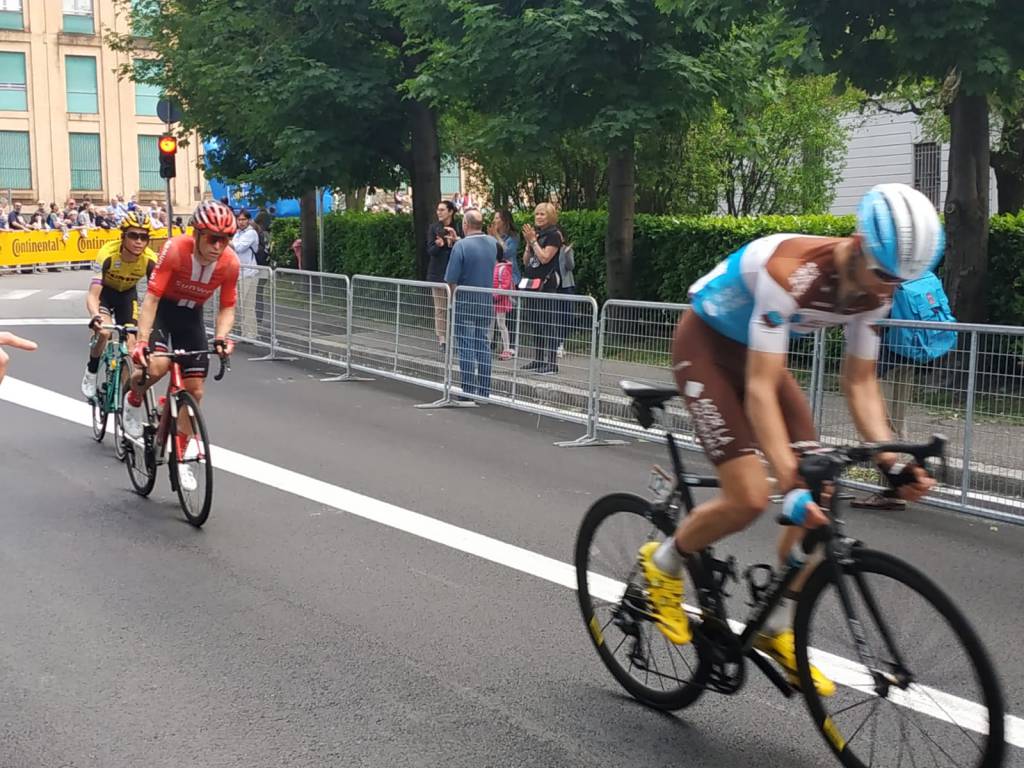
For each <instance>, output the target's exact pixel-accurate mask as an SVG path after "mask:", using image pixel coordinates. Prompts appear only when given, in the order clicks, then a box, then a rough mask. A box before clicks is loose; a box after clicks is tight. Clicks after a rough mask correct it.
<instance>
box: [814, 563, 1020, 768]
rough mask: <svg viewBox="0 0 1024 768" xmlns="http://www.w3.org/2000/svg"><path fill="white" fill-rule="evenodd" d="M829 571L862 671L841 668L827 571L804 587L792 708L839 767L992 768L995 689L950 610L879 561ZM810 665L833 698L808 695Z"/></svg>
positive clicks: (907, 573)
mask: <svg viewBox="0 0 1024 768" xmlns="http://www.w3.org/2000/svg"><path fill="white" fill-rule="evenodd" d="M841 568H842V574H843V575H842V579H843V583H844V585H845V586H846V588H847V589H846V591H847V593H848V595H849V599H850V605H851V607H852V608H853V611H854V613H855V615H856V617H857V619H858V621H859V623H860V626H861V628H862V631H863V633H864V635H865V639H866V640H867V644H868V647H869V648H870V650H871V653H872V654H873V656H874V659H873V660H872V661H871V663H870V664H869V665H867V666H865V665H864V664H862V663H861V662H859V661H851V659H854V660H856V659H858V658H859V656H858V654H857V650H856V645H855V643H854V639H853V635H852V630H851V628H850V624H849V623H848V621H847V611H846V608H844V606H843V604H842V601H841V599H840V594H839V590H838V587H837V585H836V576H835V568H834V567H833V566H832V565H830V564H829V563H823V564H822V565H821V566H820V567H819V568H818V569H817V570H816V571H815V572H814V574H813V575H812V576H811V578H810V579H809V580H808V583H807V585H806V586H805V587H804V590H803V595H802V597H801V599H800V602H799V604H798V606H797V612H796V617H795V622H794V631H795V634H796V658H797V666H798V668H799V672H800V685H801V688H802V690H803V691H804V698H805V699H806V700H807V706H808V708H809V709H810V712H811V717H812V718H813V719H814V723H815V725H816V726H817V727H818V729H819V730H820V731H821V733H822V735H823V736H824V738H825V741H826V742H827V743H828V745H829V747H831V749H832V751H833V752H834V753H835V754H836V755H837V756H838V757H839V760H840V762H841V763H842V764H843V765H845V766H847V767H848V768H865V767H866V766H901V765H908V766H914V765H920V766H924V765H927V766H934V767H935V768H946V767H947V766H948V767H949V768H971V767H972V766H973V767H974V768H996V767H997V766H1000V765H1002V761H1003V754H1004V750H1005V744H1004V733H1003V731H1004V719H1003V718H1004V709H1003V697H1002V693H1001V690H1000V687H999V682H998V680H997V678H996V674H995V670H994V669H993V667H992V663H991V661H990V660H989V657H988V654H987V653H986V652H985V649H984V647H983V646H982V644H981V641H980V640H979V639H978V636H977V635H976V634H975V632H974V630H973V628H972V627H971V625H970V624H969V623H968V621H967V619H966V618H964V616H963V614H962V613H960V611H959V609H958V608H957V607H956V606H955V605H954V604H953V602H952V601H951V600H950V599H949V598H948V597H947V596H946V595H945V593H943V592H942V590H941V589H939V587H938V586H936V585H935V583H934V582H932V581H931V580H930V579H928V578H927V577H926V576H925V575H924V574H922V573H921V572H920V571H918V570H916V569H915V568H913V567H912V566H910V565H908V564H907V563H905V562H903V561H902V560H899V559H898V558H895V557H892V556H890V555H886V554H884V553H882V552H876V551H872V550H867V549H855V550H854V551H853V553H852V555H851V558H850V562H848V563H846V564H843V565H842V566H841ZM811 662H813V663H814V664H815V665H816V666H817V667H818V668H819V669H820V670H821V671H822V672H823V673H825V674H826V676H829V677H831V678H832V679H833V680H834V681H835V682H836V683H837V690H836V693H835V695H834V696H830V697H827V698H826V697H822V696H820V695H819V694H818V693H817V692H816V691H815V688H814V685H813V683H812V682H811V672H810V666H809V665H810V663H811ZM869 667H870V669H869Z"/></svg>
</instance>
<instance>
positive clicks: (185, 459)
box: [170, 392, 213, 528]
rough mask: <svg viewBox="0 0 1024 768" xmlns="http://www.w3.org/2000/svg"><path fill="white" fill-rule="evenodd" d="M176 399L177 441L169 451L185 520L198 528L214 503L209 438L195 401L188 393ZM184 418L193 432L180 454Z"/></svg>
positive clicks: (179, 395) (181, 394) (178, 395)
mask: <svg viewBox="0 0 1024 768" xmlns="http://www.w3.org/2000/svg"><path fill="white" fill-rule="evenodd" d="M175 397H176V398H177V400H178V423H177V424H175V440H174V443H172V445H171V451H170V456H171V475H172V477H173V479H174V487H175V490H177V492H178V501H179V502H180V503H181V510H182V511H183V512H184V513H185V519H186V520H188V521H189V523H191V524H192V525H194V526H195V527H196V528H199V527H200V526H202V525H203V523H205V522H206V519H207V518H208V517H209V516H210V506H211V504H212V502H213V465H212V464H210V438H209V436H208V435H207V433H206V422H204V421H203V414H202V413H200V411H199V404H198V403H197V402H196V400H195V398H194V397H192V395H191V394H190V393H188V392H179V393H178V394H177V395H175ZM182 419H187V420H188V423H189V425H190V430H189V432H190V433H191V438H190V440H189V445H188V447H187V448H186V450H185V451H184V453H180V452H179V449H178V445H177V432H178V429H179V428H180V427H179V425H180V423H181V420H182ZM179 453H180V455H179Z"/></svg>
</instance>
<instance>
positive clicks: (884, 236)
mask: <svg viewBox="0 0 1024 768" xmlns="http://www.w3.org/2000/svg"><path fill="white" fill-rule="evenodd" d="M857 231H858V233H860V235H861V236H862V237H863V238H864V252H865V254H867V256H868V258H869V260H872V261H874V264H872V266H874V267H877V268H878V269H880V270H881V271H882V272H885V273H886V274H887V275H890V276H892V277H897V278H899V279H900V280H914V279H916V278H918V277H921V275H923V274H924V273H925V272H927V271H929V270H930V269H932V268H934V267H935V265H936V264H938V263H939V260H940V259H941V258H942V252H943V250H944V249H945V247H946V236H945V233H944V232H943V230H942V223H941V222H940V221H939V215H938V214H937V213H936V212H935V206H934V205H932V202H931V200H929V199H928V198H927V197H925V196H924V195H923V194H921V193H920V192H918V191H917V190H916V189H914V188H912V187H908V186H907V185H906V184H879V185H877V186H875V187H872V188H871V189H870V190H869V191H868V193H867V194H866V195H864V198H863V199H862V200H861V201H860V205H859V206H858V207H857Z"/></svg>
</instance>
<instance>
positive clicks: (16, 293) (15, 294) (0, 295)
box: [0, 288, 39, 301]
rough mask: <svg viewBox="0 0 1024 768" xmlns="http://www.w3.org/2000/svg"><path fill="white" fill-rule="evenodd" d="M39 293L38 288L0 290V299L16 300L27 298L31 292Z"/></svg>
mask: <svg viewBox="0 0 1024 768" xmlns="http://www.w3.org/2000/svg"><path fill="white" fill-rule="evenodd" d="M36 293H39V289H38V288H37V289H21V290H13V291H0V301H18V300H19V299H27V298H28V297H29V296H32V295H33V294H36Z"/></svg>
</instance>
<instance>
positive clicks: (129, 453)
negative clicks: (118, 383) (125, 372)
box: [119, 387, 156, 496]
mask: <svg viewBox="0 0 1024 768" xmlns="http://www.w3.org/2000/svg"><path fill="white" fill-rule="evenodd" d="M147 397H149V396H148V395H147ZM127 398H128V387H125V388H124V389H123V390H122V391H121V413H120V414H119V415H121V414H124V409H125V400H126V399H127ZM121 429H122V434H123V429H124V421H123V420H122V421H121ZM122 444H123V445H124V465H125V467H126V468H127V469H128V479H129V480H131V483H132V487H133V488H134V489H135V492H136V493H138V494H139V495H140V496H149V494H150V493H152V491H153V486H154V485H155V484H156V452H155V451H154V449H153V441H152V439H151V438H149V437H140V438H132V437H128V436H127V435H125V436H124V439H123V442H122Z"/></svg>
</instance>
